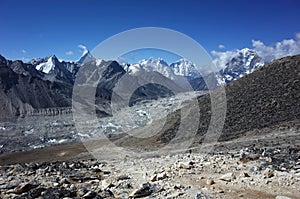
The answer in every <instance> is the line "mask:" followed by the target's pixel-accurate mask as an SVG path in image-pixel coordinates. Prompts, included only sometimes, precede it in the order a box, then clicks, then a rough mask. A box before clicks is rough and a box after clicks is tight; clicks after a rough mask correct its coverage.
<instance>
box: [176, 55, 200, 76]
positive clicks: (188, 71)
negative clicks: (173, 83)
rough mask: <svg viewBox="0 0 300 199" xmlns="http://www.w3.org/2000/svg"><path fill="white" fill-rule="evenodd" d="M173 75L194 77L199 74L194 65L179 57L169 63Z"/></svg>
mask: <svg viewBox="0 0 300 199" xmlns="http://www.w3.org/2000/svg"><path fill="white" fill-rule="evenodd" d="M170 67H171V68H172V70H173V72H174V74H175V75H179V76H184V77H192V78H196V77H199V76H200V73H199V71H197V69H196V66H195V65H194V64H193V63H192V62H191V61H188V60H186V59H183V58H182V59H180V60H178V61H176V62H175V63H172V64H171V65H170Z"/></svg>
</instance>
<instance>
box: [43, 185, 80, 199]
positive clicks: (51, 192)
mask: <svg viewBox="0 0 300 199" xmlns="http://www.w3.org/2000/svg"><path fill="white" fill-rule="evenodd" d="M64 197H71V198H72V197H76V192H75V191H70V190H66V189H64V188H60V187H55V188H53V187H50V188H48V189H47V190H46V191H45V192H43V194H42V198H43V199H52V198H64Z"/></svg>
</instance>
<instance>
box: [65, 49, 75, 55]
mask: <svg viewBox="0 0 300 199" xmlns="http://www.w3.org/2000/svg"><path fill="white" fill-rule="evenodd" d="M65 54H66V55H68V56H72V55H74V53H73V51H71V50H70V51H67V52H65Z"/></svg>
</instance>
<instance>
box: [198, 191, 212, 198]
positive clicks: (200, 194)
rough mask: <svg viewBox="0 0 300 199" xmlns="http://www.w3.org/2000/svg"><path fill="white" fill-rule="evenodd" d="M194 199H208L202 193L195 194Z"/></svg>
mask: <svg viewBox="0 0 300 199" xmlns="http://www.w3.org/2000/svg"><path fill="white" fill-rule="evenodd" d="M194 199H210V198H209V197H208V196H206V195H205V194H204V193H201V192H199V193H197V194H196V195H195V197H194Z"/></svg>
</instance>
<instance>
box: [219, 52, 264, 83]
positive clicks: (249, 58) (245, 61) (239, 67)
mask: <svg viewBox="0 0 300 199" xmlns="http://www.w3.org/2000/svg"><path fill="white" fill-rule="evenodd" d="M264 64H265V61H264V60H263V58H261V57H260V56H259V55H258V54H257V52H256V51H254V50H250V49H248V48H244V49H242V50H239V51H237V52H236V54H235V55H234V57H233V58H232V59H231V60H229V62H228V63H227V64H226V65H225V68H224V69H223V70H221V71H220V74H221V76H222V77H223V80H224V82H225V83H230V82H232V81H234V80H236V79H238V78H241V77H243V76H245V75H247V74H250V73H252V72H253V71H255V70H257V69H259V68H260V67H262V66H263V65H264Z"/></svg>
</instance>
